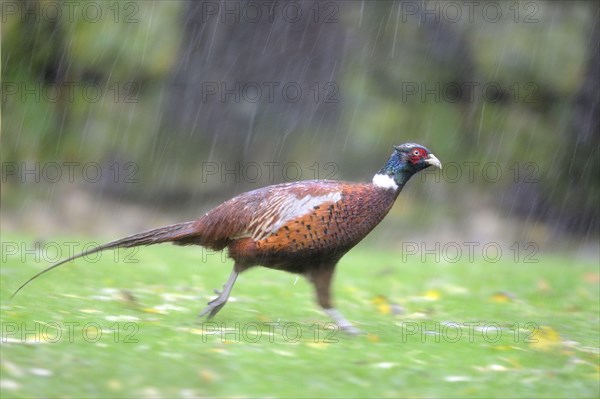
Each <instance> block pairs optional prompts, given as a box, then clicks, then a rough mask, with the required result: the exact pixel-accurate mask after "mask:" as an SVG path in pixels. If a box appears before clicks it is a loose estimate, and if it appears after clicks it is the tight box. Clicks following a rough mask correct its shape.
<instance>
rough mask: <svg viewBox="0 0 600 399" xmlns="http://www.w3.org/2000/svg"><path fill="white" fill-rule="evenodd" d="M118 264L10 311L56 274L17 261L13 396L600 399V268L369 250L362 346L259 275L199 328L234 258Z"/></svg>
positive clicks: (358, 278) (305, 290) (272, 275)
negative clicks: (455, 259)
mask: <svg viewBox="0 0 600 399" xmlns="http://www.w3.org/2000/svg"><path fill="white" fill-rule="evenodd" d="M3 240H4V241H5V242H6V241H14V242H17V241H18V242H24V243H26V244H27V247H28V248H30V247H31V246H32V244H31V243H30V242H29V241H27V238H23V237H3ZM65 241H69V240H65ZM71 241H74V240H71ZM64 248H66V247H63V249H64ZM116 253H117V254H118V255H119V257H120V259H121V261H120V262H118V263H115V261H114V254H115V253H114V252H107V253H104V254H103V255H102V256H101V258H100V259H96V260H95V259H92V258H90V259H88V260H87V261H86V260H78V261H76V262H74V263H70V264H67V265H64V266H62V267H61V268H59V269H56V270H54V271H52V272H51V273H49V274H47V275H45V276H43V277H41V278H40V279H39V280H37V281H35V282H33V283H32V284H31V285H30V286H28V287H26V288H25V289H24V290H23V291H22V292H21V293H20V294H19V296H17V297H16V298H15V299H14V300H13V301H12V302H10V303H9V302H8V298H9V296H10V294H11V293H12V291H13V290H14V289H15V288H16V287H17V286H18V285H19V284H20V283H21V282H23V281H24V280H26V279H27V278H28V277H30V276H31V275H33V274H34V273H36V272H37V271H39V270H41V269H42V268H43V267H45V266H47V262H45V261H44V260H43V259H41V260H40V259H35V257H34V255H31V254H30V255H27V257H26V258H25V259H23V260H24V261H23V260H22V259H21V258H20V257H19V256H7V255H6V254H5V255H4V257H5V258H6V259H3V260H2V262H3V263H2V269H1V282H2V294H1V295H2V297H1V299H2V302H1V311H2V312H1V317H2V319H1V321H2V337H1V339H2V341H1V345H0V347H1V349H2V360H1V379H2V397H31V396H35V397H40V396H44V397H85V396H88V397H89V396H93V397H115V396H119V397H130V396H131V397H133V396H135V397H155V396H176V397H191V396H226V397H256V396H288V397H291V396H293V397H324V396H336V397H406V396H411V397H431V396H442V397H465V396H475V397H523V396H526V397H532V396H535V397H571V398H573V397H598V395H599V394H600V389H599V383H600V379H599V372H600V368H599V336H600V335H599V322H600V320H599V311H600V309H599V303H600V296H599V281H598V278H599V270H598V265H597V264H595V263H594V262H583V261H573V260H572V259H571V258H569V256H567V255H564V256H557V255H549V254H547V255H543V254H540V255H538V258H539V262H538V263H515V262H514V261H513V260H512V259H510V256H505V257H504V258H502V259H501V260H500V261H499V262H496V263H486V262H485V261H484V260H483V259H475V260H474V261H469V260H468V259H462V260H461V261H459V262H457V263H436V262H434V259H433V257H430V259H427V261H426V262H421V261H420V260H419V258H418V257H412V258H411V259H410V261H408V262H406V261H403V260H402V257H401V254H400V253H398V252H391V251H388V252H385V251H382V250H381V249H371V248H369V247H368V246H365V245H363V246H360V247H359V248H356V249H355V250H353V251H351V252H350V253H349V254H348V255H347V256H346V257H345V258H344V259H343V260H342V262H341V263H340V264H339V265H338V270H337V276H336V279H335V297H336V303H337V307H338V309H339V310H340V311H341V312H342V313H343V314H344V315H345V316H346V317H347V318H348V319H349V320H351V321H352V322H353V323H354V324H355V325H356V326H357V327H359V328H360V329H361V330H362V331H363V332H364V334H363V335H361V336H356V337H351V336H346V335H345V334H343V333H341V332H338V331H336V330H335V329H334V328H333V327H332V326H331V325H330V324H328V323H329V322H330V320H328V319H327V317H326V316H324V315H323V314H322V313H321V312H320V311H319V309H318V308H317V305H316V304H315V302H314V300H313V292H312V287H311V286H309V284H308V283H307V282H306V281H305V280H304V279H302V278H300V279H299V280H297V281H296V278H295V276H294V275H290V274H286V273H282V272H277V271H271V270H267V269H263V268H256V269H255V270H250V271H248V272H247V273H245V274H243V275H242V276H241V277H240V278H239V279H238V282H237V285H236V287H235V288H234V291H233V295H232V300H231V301H230V303H229V304H228V305H227V306H226V307H225V308H224V309H223V310H222V311H221V313H219V314H218V315H217V317H216V318H215V319H213V320H212V321H211V322H206V321H205V320H200V319H197V317H196V316H197V314H198V312H199V311H200V310H201V309H202V308H203V307H204V305H205V303H206V301H207V300H208V299H209V298H212V297H213V296H214V294H213V292H212V290H213V288H217V287H220V286H221V285H222V283H223V282H224V281H225V280H226V278H227V276H228V275H229V272H230V269H231V265H232V264H231V262H230V261H224V260H222V259H221V258H220V257H219V256H218V255H215V254H206V253H203V251H202V250H201V249H200V248H180V247H174V246H170V245H162V246H156V247H149V248H141V249H140V250H139V251H138V252H136V253H132V252H131V251H119V252H116ZM47 255H48V254H47ZM48 256H49V255H48ZM124 256H131V257H132V259H134V260H138V261H139V262H138V263H131V262H124V261H123V257H124ZM203 257H204V258H205V259H203ZM130 260H131V259H130Z"/></svg>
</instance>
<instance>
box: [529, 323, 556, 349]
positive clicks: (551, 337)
mask: <svg viewBox="0 0 600 399" xmlns="http://www.w3.org/2000/svg"><path fill="white" fill-rule="evenodd" d="M529 341H530V343H529V344H530V345H531V347H532V348H533V349H536V350H541V351H551V350H554V349H555V348H556V347H558V346H560V344H561V339H560V334H559V333H558V331H556V330H555V329H553V328H552V327H549V326H540V328H539V330H538V331H536V332H534V333H533V334H532V335H531V336H530V337H529Z"/></svg>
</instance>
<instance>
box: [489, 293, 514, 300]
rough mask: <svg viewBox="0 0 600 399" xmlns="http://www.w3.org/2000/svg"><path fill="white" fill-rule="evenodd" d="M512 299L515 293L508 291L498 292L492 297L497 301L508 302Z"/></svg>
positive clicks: (491, 298)
mask: <svg viewBox="0 0 600 399" xmlns="http://www.w3.org/2000/svg"><path fill="white" fill-rule="evenodd" d="M512 299H513V295H512V294H509V293H508V292H496V293H495V294H494V295H492V296H491V297H490V300H491V301H492V302H496V303H506V302H510V301H512Z"/></svg>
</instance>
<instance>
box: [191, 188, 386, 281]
mask: <svg viewBox="0 0 600 399" xmlns="http://www.w3.org/2000/svg"><path fill="white" fill-rule="evenodd" d="M396 195H397V193H395V192H394V191H391V190H385V189H381V188H379V187H376V186H374V185H373V184H353V183H344V182H337V181H309V182H302V183H288V184H280V185H275V186H270V187H266V188H263V189H260V190H255V191H250V192H248V193H245V194H242V195H240V196H238V197H235V198H233V199H231V200H229V201H227V202H225V203H223V204H221V205H220V206H218V207H216V208H215V209H213V210H212V211H210V212H208V213H207V214H206V215H205V216H203V217H202V218H200V219H199V220H198V221H197V222H196V224H195V225H194V227H193V229H194V230H195V231H197V232H199V233H198V235H197V236H192V237H188V238H186V239H185V240H184V242H182V244H198V245H202V246H205V247H208V248H212V249H215V250H220V249H223V248H225V247H227V249H228V251H229V256H230V257H231V258H232V259H234V260H235V261H236V266H237V268H238V270H239V271H242V270H244V269H247V268H248V267H251V266H256V265H261V266H265V267H270V268H274V269H281V270H286V271H290V272H294V273H304V271H305V270H308V269H310V268H311V267H312V266H311V262H310V261H309V259H308V258H310V259H312V260H323V261H325V260H327V261H332V260H337V259H339V258H341V257H342V256H343V255H344V254H345V253H346V252H347V251H348V250H350V249H351V248H352V247H353V246H355V245H356V244H357V243H358V242H360V240H362V239H363V238H364V237H365V236H366V235H367V234H368V233H369V232H370V231H371V230H372V229H373V228H374V227H375V226H376V225H377V224H378V223H379V222H380V221H381V220H382V219H383V218H384V217H385V215H386V214H387V213H388V211H389V210H390V208H391V207H392V205H393V203H394V200H395V198H396ZM294 211H296V212H294Z"/></svg>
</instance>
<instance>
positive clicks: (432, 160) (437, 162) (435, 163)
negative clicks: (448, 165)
mask: <svg viewBox="0 0 600 399" xmlns="http://www.w3.org/2000/svg"><path fill="white" fill-rule="evenodd" d="M425 162H426V163H428V164H429V165H431V166H435V167H436V168H439V169H442V163H441V162H440V160H439V159H437V158H436V157H435V155H433V154H429V157H428V158H427V159H426V160H425Z"/></svg>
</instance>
